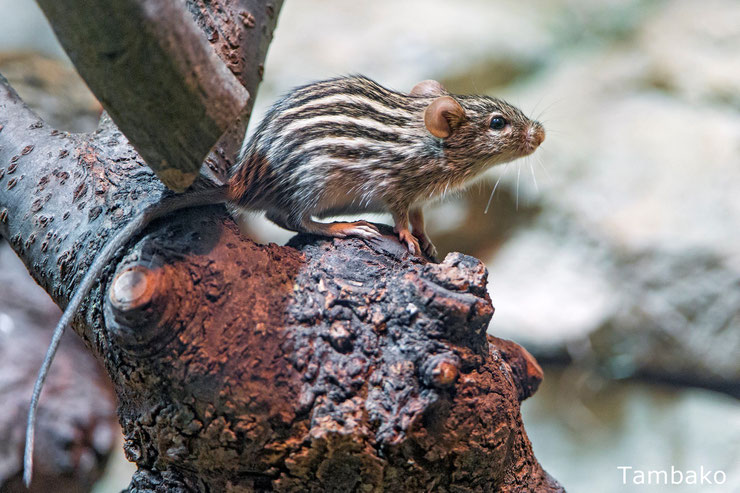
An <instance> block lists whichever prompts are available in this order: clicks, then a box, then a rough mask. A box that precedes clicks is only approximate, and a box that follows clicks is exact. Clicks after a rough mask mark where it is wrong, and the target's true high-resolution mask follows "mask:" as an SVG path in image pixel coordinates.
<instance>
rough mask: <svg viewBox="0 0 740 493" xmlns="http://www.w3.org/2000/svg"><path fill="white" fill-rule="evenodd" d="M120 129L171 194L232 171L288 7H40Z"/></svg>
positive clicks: (160, 0)
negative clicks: (206, 172)
mask: <svg viewBox="0 0 740 493" xmlns="http://www.w3.org/2000/svg"><path fill="white" fill-rule="evenodd" d="M38 3H39V5H40V6H41V8H42V9H43V11H44V13H45V14H46V16H47V17H48V19H49V21H50V23H51V25H52V27H53V28H54V31H55V32H56V34H57V36H58V38H59V40H60V41H61V43H62V46H64V48H65V50H66V51H67V53H68V54H69V56H70V58H71V60H72V62H73V63H74V64H75V67H76V68H77V70H78V71H79V73H80V75H82V77H83V78H84V79H85V81H86V82H87V84H88V86H89V87H90V89H91V90H92V91H93V93H94V94H95V95H96V97H97V98H98V99H99V100H100V102H101V104H102V105H103V107H104V108H105V110H106V111H107V112H108V113H109V114H110V116H111V117H112V118H113V120H114V121H115V122H116V124H117V126H118V127H119V128H120V129H121V130H122V131H123V132H124V134H125V135H126V136H127V138H128V139H129V141H130V142H131V143H132V144H133V145H134V147H135V148H136V149H137V150H138V152H139V153H140V154H141V155H142V156H143V157H144V159H145V161H146V162H147V164H148V165H149V166H150V167H151V168H152V169H154V171H155V172H156V173H157V176H158V177H159V178H160V180H162V182H164V183H165V184H166V185H167V186H168V187H170V188H172V189H173V190H177V191H182V190H184V189H185V188H187V187H188V186H189V185H190V184H191V183H192V182H193V181H194V180H195V178H196V177H197V175H198V172H199V169H200V166H201V164H202V163H203V161H204V159H205V158H206V156H207V155H208V153H209V151H210V150H211V149H212V148H213V147H214V145H216V143H217V142H218V141H219V139H220V138H221V137H222V135H224V133H227V135H226V137H225V138H224V140H223V141H222V143H221V144H220V145H219V146H217V147H216V148H215V149H214V152H213V153H212V154H211V156H210V159H209V160H210V162H211V166H212V167H215V168H216V169H217V170H219V172H223V170H225V169H228V166H229V165H230V164H231V163H230V162H229V161H230V160H231V158H232V156H234V155H235V153H236V150H237V145H238V143H239V142H240V141H241V136H243V133H244V129H245V128H246V123H247V120H248V113H249V110H250V109H251V106H252V102H253V99H254V95H255V94H256V92H257V86H258V85H259V82H260V80H261V75H262V63H263V62H264V58H265V55H266V52H267V46H268V45H269V41H270V39H271V37H272V31H273V29H274V27H275V23H276V20H277V14H278V12H279V9H280V6H281V4H282V2H281V1H279V0H277V1H272V2H268V3H265V2H261V1H256V0H240V1H233V2H228V1H219V0H215V1H208V2H206V1H204V0H188V1H187V2H186V7H187V9H185V8H183V5H182V3H181V2H179V1H176V0H117V1H115V2H110V1H107V0H93V1H90V0H74V1H71V2H58V1H56V0H38Z"/></svg>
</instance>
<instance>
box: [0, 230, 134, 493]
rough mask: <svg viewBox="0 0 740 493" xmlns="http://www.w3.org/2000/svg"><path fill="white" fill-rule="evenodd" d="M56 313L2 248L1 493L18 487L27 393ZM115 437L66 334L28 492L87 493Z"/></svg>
mask: <svg viewBox="0 0 740 493" xmlns="http://www.w3.org/2000/svg"><path fill="white" fill-rule="evenodd" d="M59 315H60V312H59V309H58V308H57V307H56V305H54V303H53V302H52V301H51V299H50V298H49V297H48V296H47V295H46V293H45V292H44V291H43V289H41V288H40V287H39V286H37V285H36V284H35V283H34V282H33V280H32V279H31V278H30V277H29V276H28V273H27V272H26V270H25V267H24V266H23V264H22V263H21V261H20V260H19V259H18V258H17V257H16V256H15V254H14V253H13V251H12V250H11V249H10V247H9V246H8V245H7V243H4V242H3V243H1V244H0V402H2V413H0V492H3V493H6V492H15V491H18V492H21V491H29V490H26V489H25V486H23V483H22V479H21V475H22V471H23V466H22V463H23V448H24V441H25V425H26V417H27V413H28V404H29V402H30V399H31V390H32V388H33V383H34V381H35V379H36V374H37V372H38V369H39V367H40V365H41V360H42V359H43V356H44V354H45V353H46V346H47V345H48V342H49V339H50V337H51V328H52V327H53V326H54V324H55V322H56V320H57V319H58V318H59ZM119 434H120V431H119V427H118V423H117V419H116V414H115V403H114V398H113V394H112V392H111V391H110V388H109V386H108V382H107V381H106V379H105V377H104V376H103V374H102V371H101V369H100V368H99V367H98V364H97V362H96V361H95V360H94V359H93V357H92V356H91V355H90V354H89V353H88V351H87V350H86V349H85V348H84V347H83V345H82V344H81V343H80V341H79V338H78V337H77V336H76V335H75V334H73V333H71V332H69V333H68V334H66V335H65V338H64V340H63V341H62V345H61V346H60V348H59V352H58V353H57V357H56V359H55V361H54V365H53V366H52V369H51V372H50V374H49V378H48V381H47V383H46V386H45V387H44V391H43V392H42V394H41V404H40V407H39V414H38V421H37V427H36V448H35V462H34V478H33V483H32V484H31V490H30V491H32V492H46V491H55V492H84V491H90V489H91V488H92V485H93V483H94V481H96V480H97V479H98V478H99V477H100V476H101V475H102V473H103V469H104V467H105V465H106V462H107V459H108V457H109V456H110V455H111V453H112V451H113V448H114V446H115V445H116V437H117V436H118V435H119Z"/></svg>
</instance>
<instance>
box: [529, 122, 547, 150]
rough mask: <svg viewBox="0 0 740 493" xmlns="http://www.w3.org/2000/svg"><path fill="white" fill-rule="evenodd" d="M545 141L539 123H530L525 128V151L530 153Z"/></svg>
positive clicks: (543, 129)
mask: <svg viewBox="0 0 740 493" xmlns="http://www.w3.org/2000/svg"><path fill="white" fill-rule="evenodd" d="M544 140H545V128H544V127H543V126H542V124H541V123H540V122H532V123H530V124H529V126H528V127H527V134H526V151H527V153H532V152H534V151H535V149H537V148H538V147H539V146H540V144H542V142H544Z"/></svg>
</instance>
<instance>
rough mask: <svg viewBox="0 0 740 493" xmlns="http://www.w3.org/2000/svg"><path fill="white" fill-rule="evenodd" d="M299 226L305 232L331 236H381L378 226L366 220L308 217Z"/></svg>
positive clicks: (371, 237) (367, 238)
mask: <svg viewBox="0 0 740 493" xmlns="http://www.w3.org/2000/svg"><path fill="white" fill-rule="evenodd" d="M301 226H302V230H303V231H305V232H306V233H312V234H315V235H321V236H330V237H333V238H348V237H356V238H364V239H366V240H370V239H373V238H378V237H380V236H381V234H380V231H379V230H378V227H377V226H375V225H374V224H372V223H369V222H367V221H355V222H351V223H349V222H336V223H322V222H318V221H314V220H313V219H308V220H304V221H303V222H302V224H301Z"/></svg>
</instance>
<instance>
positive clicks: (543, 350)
mask: <svg viewBox="0 0 740 493" xmlns="http://www.w3.org/2000/svg"><path fill="white" fill-rule="evenodd" d="M648 12H649V15H645V16H643V17H642V19H641V20H640V22H641V24H640V25H638V26H637V27H636V29H634V32H633V35H631V36H628V37H627V38H625V39H621V40H619V42H615V43H613V44H609V45H607V46H605V47H600V48H599V49H598V50H597V49H595V48H597V45H591V46H589V47H582V48H581V49H579V50H574V51H573V52H572V56H570V57H568V59H567V61H563V62H562V63H560V64H557V65H553V66H551V67H549V68H548V69H547V70H545V71H543V72H541V73H540V74H538V75H537V77H536V78H533V79H532V80H530V81H529V83H528V84H526V85H522V86H520V87H518V88H517V90H515V91H512V94H514V95H515V97H519V98H521V99H525V100H526V99H530V98H531V97H533V96H534V95H539V97H542V98H543V100H544V101H545V103H547V102H548V101H555V100H556V99H557V100H558V102H557V103H556V104H555V105H553V106H552V108H551V109H550V110H548V111H546V112H545V116H544V117H543V118H544V120H545V121H546V122H547V123H546V127H547V128H549V129H550V130H551V132H550V134H549V135H548V140H547V142H545V144H544V146H543V149H542V150H541V154H540V156H541V159H542V161H543V162H544V163H545V164H546V166H547V168H548V169H549V170H550V173H549V176H548V179H547V180H540V185H541V186H540V188H539V191H535V190H533V188H532V186H531V184H530V182H529V181H527V180H524V181H522V184H521V185H522V187H521V188H522V194H523V195H524V196H525V197H527V199H528V200H534V201H535V203H536V204H537V206H538V207H539V210H541V211H542V212H541V213H540V215H538V216H537V217H536V219H535V220H531V219H529V218H526V220H522V221H519V222H518V224H519V225H520V226H519V228H518V229H516V228H515V229H514V230H513V233H512V234H511V236H510V239H509V240H508V241H507V242H505V243H504V244H503V246H502V248H501V249H500V250H499V251H498V252H494V253H492V254H491V255H490V259H491V261H490V263H489V266H490V270H491V279H492V282H493V283H494V285H493V290H492V298H493V301H494V305H495V306H496V309H497V310H496V317H494V319H493V324H492V327H491V331H492V333H495V334H497V335H502V336H505V337H509V338H514V339H515V340H517V341H518V342H520V343H523V344H524V345H525V346H526V347H527V348H528V349H530V350H531V351H533V353H534V354H535V355H536V356H539V357H541V358H547V357H553V358H555V359H571V360H577V361H579V362H581V363H582V364H584V365H591V366H594V367H596V368H598V369H600V370H602V371H604V372H605V374H609V375H611V376H613V377H620V378H621V377H626V376H634V375H645V376H650V377H654V378H659V379H663V380H670V381H678V382H682V383H690V384H695V385H702V386H708V387H712V388H718V389H722V390H724V391H727V392H730V393H731V394H733V395H740V358H738V357H737V355H738V354H740V301H739V300H738V294H737V293H738V287H740V247H739V245H740V227H739V226H738V225H739V224H740V193H738V190H740V166H738V162H739V161H738V155H740V114H739V113H738V111H737V107H736V103H734V102H733V101H734V100H733V99H732V98H731V97H728V96H727V94H728V93H731V94H734V95H737V94H738V93H737V91H736V88H737V87H738V85H739V84H740V58H738V54H739V53H740V51H738V50H737V47H738V45H739V44H738V41H739V40H740V22H738V21H736V19H737V18H738V16H739V15H740V5H739V4H737V2H733V1H730V0H716V1H712V2H702V3H701V4H698V3H695V2H690V1H677V2H666V3H661V4H658V5H654V6H653V8H652V9H650V10H649V11H648ZM699 60H701V62H699ZM730 88H732V90H730ZM504 187H505V189H507V188H508V189H509V190H513V189H514V188H515V183H514V181H513V179H511V178H509V179H508V180H505V181H504ZM494 212H495V213H498V214H504V215H509V216H512V217H517V214H516V213H515V212H514V211H513V210H511V209H510V208H508V209H507V208H506V207H504V208H503V209H501V208H499V209H498V210H497V211H494Z"/></svg>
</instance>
